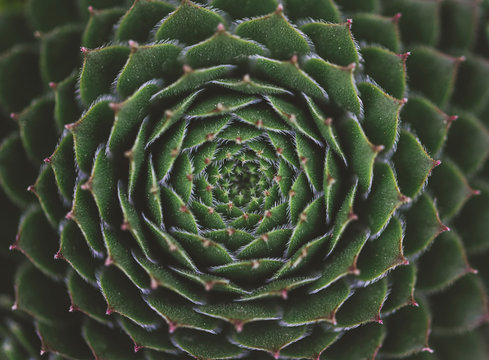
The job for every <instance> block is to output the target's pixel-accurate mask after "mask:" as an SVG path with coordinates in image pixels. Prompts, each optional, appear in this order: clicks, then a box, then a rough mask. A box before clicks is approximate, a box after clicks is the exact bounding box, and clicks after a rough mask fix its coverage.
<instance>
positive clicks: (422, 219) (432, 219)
mask: <svg viewBox="0 0 489 360" xmlns="http://www.w3.org/2000/svg"><path fill="white" fill-rule="evenodd" d="M405 214H406V215H405V216H406V223H407V224H408V225H409V226H408V227H407V228H406V236H405V238H404V242H403V245H404V253H405V254H406V255H407V256H412V255H414V254H417V253H419V252H421V251H423V250H424V249H426V248H427V247H428V246H429V244H430V243H431V242H432V241H433V239H435V238H436V237H437V236H438V234H440V233H441V232H443V231H447V230H449V229H448V227H446V226H445V225H443V224H442V223H441V221H440V218H439V217H438V211H437V209H436V206H435V204H434V202H433V200H432V199H431V198H430V197H429V195H427V194H426V193H425V194H422V195H421V196H420V197H419V198H418V199H416V202H415V203H414V204H413V205H412V206H411V208H410V209H409V210H408V211H407V212H406V213H405Z"/></svg>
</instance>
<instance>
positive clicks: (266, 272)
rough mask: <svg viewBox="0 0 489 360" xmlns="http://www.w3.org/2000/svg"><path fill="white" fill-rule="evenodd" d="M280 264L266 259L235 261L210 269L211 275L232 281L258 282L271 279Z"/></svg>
mask: <svg viewBox="0 0 489 360" xmlns="http://www.w3.org/2000/svg"><path fill="white" fill-rule="evenodd" d="M282 264H283V262H282V260H281V259H280V260H278V259H267V258H264V259H255V260H245V261H236V262H233V263H229V264H226V265H221V266H215V267H213V268H212V273H213V274H216V275H218V276H224V277H226V278H228V279H230V280H232V281H238V282H239V281H241V282H258V281H263V280H265V279H267V278H269V277H271V275H272V274H273V273H275V272H276V271H277V270H278V269H279V268H280V267H281V266H282Z"/></svg>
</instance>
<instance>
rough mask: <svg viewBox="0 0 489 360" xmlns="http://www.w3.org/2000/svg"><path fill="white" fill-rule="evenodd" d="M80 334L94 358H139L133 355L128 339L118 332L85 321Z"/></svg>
mask: <svg viewBox="0 0 489 360" xmlns="http://www.w3.org/2000/svg"><path fill="white" fill-rule="evenodd" d="M82 334H83V337H84V338H85V341H86V342H87V345H88V346H89V347H90V349H91V350H92V354H93V356H94V357H95V358H102V359H104V358H105V359H120V360H134V358H135V357H136V359H138V358H140V357H137V356H135V355H134V351H133V349H132V348H131V346H130V342H129V341H128V340H129V339H128V337H127V336H125V335H123V334H122V333H121V332H120V331H118V330H115V329H113V328H110V327H107V326H103V325H101V324H99V323H98V322H95V321H93V320H87V321H85V323H84V324H83V327H82Z"/></svg>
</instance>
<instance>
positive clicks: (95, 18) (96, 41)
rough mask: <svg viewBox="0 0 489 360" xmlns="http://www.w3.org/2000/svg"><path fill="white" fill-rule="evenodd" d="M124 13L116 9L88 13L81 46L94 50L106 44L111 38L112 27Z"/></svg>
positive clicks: (123, 10) (121, 9)
mask: <svg viewBox="0 0 489 360" xmlns="http://www.w3.org/2000/svg"><path fill="white" fill-rule="evenodd" d="M125 12H126V10H125V9H123V8H118V7H114V8H108V9H103V10H97V11H93V12H90V19H89V20H88V23H87V25H86V26H85V31H84V32H83V36H82V41H81V44H82V46H85V47H87V48H89V49H94V48H96V47H99V46H102V45H103V44H105V43H107V42H108V41H109V40H110V39H111V38H112V29H113V27H114V26H115V25H116V23H117V21H119V19H120V18H121V17H122V16H123V15H124V14H125Z"/></svg>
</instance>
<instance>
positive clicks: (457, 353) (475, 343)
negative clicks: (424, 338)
mask: <svg viewBox="0 0 489 360" xmlns="http://www.w3.org/2000/svg"><path fill="white" fill-rule="evenodd" d="M430 339H431V342H432V343H433V345H434V348H435V349H436V353H437V354H440V355H439V356H440V357H441V358H442V359H447V360H456V359H460V358H461V357H462V358H463V357H465V356H468V357H469V358H470V359H474V360H484V359H485V358H486V357H487V348H486V339H485V337H484V335H483V333H482V332H481V331H479V330H478V329H477V330H472V331H469V332H464V333H462V334H453V335H444V336H436V335H433V336H432V337H431V338H430Z"/></svg>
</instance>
